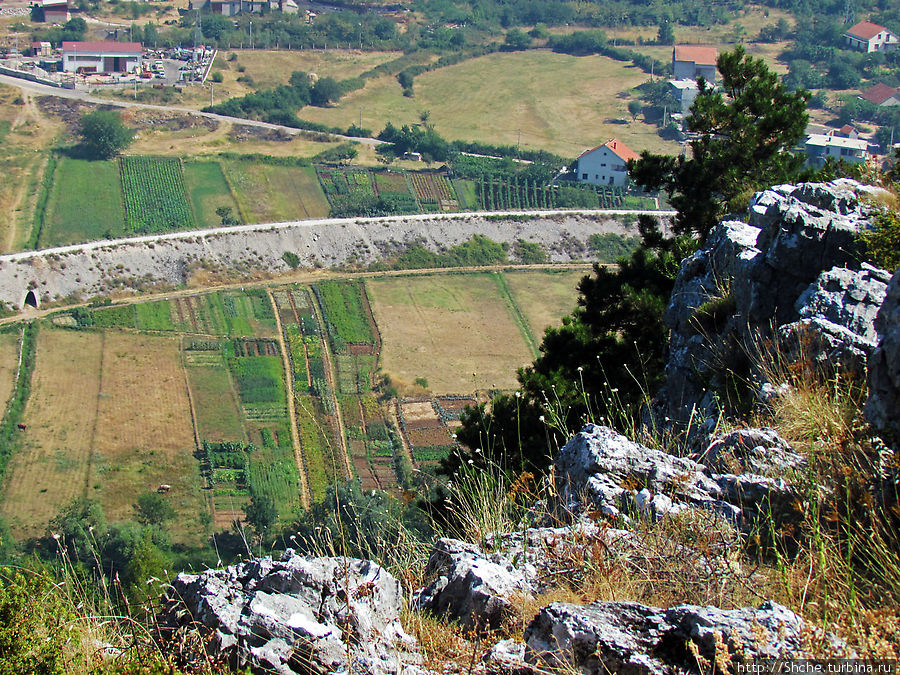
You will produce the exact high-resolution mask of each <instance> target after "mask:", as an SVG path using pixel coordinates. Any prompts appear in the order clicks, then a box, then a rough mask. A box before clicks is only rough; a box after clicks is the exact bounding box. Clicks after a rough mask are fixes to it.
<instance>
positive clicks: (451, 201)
mask: <svg viewBox="0 0 900 675" xmlns="http://www.w3.org/2000/svg"><path fill="white" fill-rule="evenodd" d="M409 176H410V178H411V179H412V184H413V187H414V189H415V194H416V199H418V200H419V203H420V204H421V205H422V208H423V209H424V210H426V211H432V210H440V211H457V210H458V209H459V200H458V198H457V196H456V190H454V188H453V184H452V183H451V182H450V181H449V180H448V178H447V176H446V175H444V174H442V173H423V172H414V173H410V174H409Z"/></svg>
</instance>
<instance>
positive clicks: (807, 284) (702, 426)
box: [650, 179, 887, 447]
mask: <svg viewBox="0 0 900 675" xmlns="http://www.w3.org/2000/svg"><path fill="white" fill-rule="evenodd" d="M877 190H878V188H870V187H868V186H863V185H860V184H859V183H856V182H855V181H851V180H846V179H842V180H839V181H834V182H832V183H806V184H801V185H781V186H776V187H773V188H771V189H769V190H765V191H763V192H759V193H757V194H756V195H755V196H754V197H753V199H752V200H751V203H750V208H749V212H748V218H747V222H741V221H736V220H729V221H724V222H722V223H720V225H719V226H718V227H717V228H716V229H715V230H714V231H713V233H711V235H710V237H709V238H708V240H707V242H706V246H705V247H704V248H703V249H701V250H699V251H697V252H696V253H694V254H693V255H691V256H689V257H688V258H687V259H685V260H684V261H683V262H682V266H681V270H680V272H679V275H678V277H677V279H676V281H675V285H674V289H673V292H672V296H671V299H670V303H669V306H668V307H667V309H666V313H665V321H666V325H667V326H669V328H670V329H671V330H672V333H671V339H670V344H669V359H668V362H667V364H666V382H665V385H664V387H663V389H662V390H661V391H660V392H659V393H658V394H657V396H656V399H655V402H654V405H653V407H652V412H651V417H652V420H650V421H651V422H652V424H653V425H654V426H655V427H656V428H674V429H676V430H678V431H685V430H688V429H689V430H690V431H691V434H692V436H693V441H694V443H695V447H699V446H701V445H706V444H708V442H709V435H710V434H711V433H712V432H713V430H714V427H715V420H716V419H717V418H718V416H719V414H720V412H721V411H722V408H723V406H725V405H728V404H734V403H738V402H737V401H732V402H730V403H728V402H726V401H725V400H724V392H728V391H735V390H736V387H734V386H729V385H731V384H740V383H742V382H748V381H754V380H755V381H757V382H760V383H763V382H765V378H764V376H763V374H762V373H760V372H758V371H757V370H756V369H755V366H756V364H755V363H754V361H755V360H756V359H757V358H758V357H757V356H756V352H758V351H759V350H760V347H761V345H763V344H764V343H765V341H766V340H769V339H773V338H778V337H779V336H780V337H781V338H782V339H783V340H784V341H785V345H786V349H787V350H788V351H790V350H791V349H792V348H793V347H792V345H793V346H800V345H802V346H804V347H806V346H811V347H812V353H810V354H806V355H805V356H808V357H810V358H811V359H812V360H813V361H814V362H828V363H832V364H836V365H839V366H844V367H847V368H852V369H855V370H856V371H857V372H863V371H864V368H865V362H866V358H867V357H868V355H869V353H870V352H871V350H872V348H873V346H874V341H873V338H874V331H873V329H872V322H873V319H874V316H875V312H876V311H877V307H878V306H879V305H880V303H881V300H882V299H883V292H884V288H885V285H886V282H887V278H886V276H885V273H884V272H883V271H881V270H878V269H876V268H874V267H871V266H869V265H866V264H864V263H861V262H860V261H861V260H862V259H863V255H862V254H863V250H862V245H861V243H860V242H859V241H858V238H857V234H858V232H859V231H860V229H861V228H865V227H869V225H870V223H871V217H872V215H873V213H874V211H873V207H870V206H869V205H868V204H867V203H866V202H865V200H864V199H861V197H862V196H863V195H864V194H866V193H871V192H873V191H877ZM809 335H812V336H814V337H815V339H814V340H809V339H806V336H809ZM801 338H803V339H801ZM771 384H772V385H775V386H777V385H778V384H780V383H777V382H776V383H771Z"/></svg>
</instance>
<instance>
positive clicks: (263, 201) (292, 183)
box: [222, 160, 329, 223]
mask: <svg viewBox="0 0 900 675" xmlns="http://www.w3.org/2000/svg"><path fill="white" fill-rule="evenodd" d="M222 168H223V169H224V171H225V175H226V176H227V178H228V182H229V184H230V185H231V186H232V188H233V189H234V191H235V196H236V198H237V203H238V207H239V209H240V212H241V214H242V216H243V218H244V219H246V221H247V222H250V223H271V222H280V221H285V220H299V219H303V218H323V217H325V216H327V215H328V211H329V207H328V200H327V199H326V198H325V193H324V192H322V188H321V187H320V185H319V181H318V180H317V179H316V173H315V170H314V169H313V168H312V167H294V166H272V165H268V164H257V163H254V162H248V161H241V160H226V161H223V162H222Z"/></svg>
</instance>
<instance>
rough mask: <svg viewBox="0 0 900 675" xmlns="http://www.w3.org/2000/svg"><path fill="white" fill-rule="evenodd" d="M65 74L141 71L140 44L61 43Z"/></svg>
mask: <svg viewBox="0 0 900 675" xmlns="http://www.w3.org/2000/svg"><path fill="white" fill-rule="evenodd" d="M62 48H63V70H64V71H66V72H67V73H76V72H77V73H82V74H86V73H99V74H109V73H133V72H135V71H139V70H140V69H141V56H142V54H143V50H142V48H141V43H140V42H63V44H62Z"/></svg>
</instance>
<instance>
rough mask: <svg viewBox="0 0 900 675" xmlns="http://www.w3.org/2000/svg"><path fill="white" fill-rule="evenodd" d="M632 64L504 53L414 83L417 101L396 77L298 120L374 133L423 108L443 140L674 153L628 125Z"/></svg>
mask: <svg viewBox="0 0 900 675" xmlns="http://www.w3.org/2000/svg"><path fill="white" fill-rule="evenodd" d="M647 79H648V76H647V75H646V74H645V73H643V72H642V71H641V70H639V69H638V68H635V67H634V66H631V65H629V64H625V63H621V62H619V61H614V60H612V59H609V58H607V57H604V56H596V55H595V56H583V57H575V56H569V55H566V54H555V53H553V52H550V51H545V50H532V51H527V52H503V53H495V54H488V55H486V56H482V57H479V58H476V59H471V60H468V61H464V62H463V63H460V64H457V65H455V66H449V67H447V68H441V69H439V70H435V71H432V72H429V73H423V74H422V75H420V76H418V77H416V79H415V86H414V91H415V96H414V97H413V98H406V97H404V96H403V94H402V91H401V89H400V85H399V84H398V83H397V80H396V78H394V77H382V78H378V79H375V80H371V81H370V82H369V83H368V84H367V85H366V87H365V88H364V89H361V90H358V91H355V92H351V93H350V94H348V95H347V96H345V97H344V98H342V99H341V100H340V102H339V103H338V104H337V105H336V106H334V107H331V108H313V107H307V108H304V109H303V110H302V111H301V112H300V115H301V117H303V118H305V119H309V120H313V121H316V122H322V123H325V124H337V125H340V126H347V125H348V124H351V123H353V122H358V121H359V117H360V110H361V111H362V124H363V126H364V127H368V128H371V129H374V130H376V131H378V130H380V129H382V128H383V127H384V125H385V124H386V123H387V122H389V121H391V122H393V123H394V124H395V125H399V124H412V123H416V122H418V120H419V113H420V112H421V111H422V110H429V111H430V112H431V117H430V122H431V123H432V124H434V126H435V127H436V129H437V130H438V132H440V133H441V134H442V135H443V136H444V137H445V138H448V139H463V140H472V141H475V140H478V141H484V142H488V143H500V144H509V145H515V144H516V142H517V141H518V132H519V130H521V133H522V135H521V145H522V147H524V148H529V149H538V148H543V149H545V150H549V151H551V152H556V153H559V154H561V155H564V156H569V157H573V156H576V155H578V154H579V153H581V152H582V150H584V149H585V148H590V147H594V146H595V145H598V144H599V143H603V142H605V141H607V140H609V139H610V138H612V137H618V138H620V139H621V140H622V141H624V142H625V143H627V144H628V145H629V146H630V147H632V148H634V149H635V150H644V149H649V150H654V151H657V152H660V151H669V152H672V153H676V152H677V151H678V144H677V143H672V142H669V141H664V140H663V139H661V138H659V136H657V134H656V127H655V126H651V125H648V124H644V123H643V122H640V121H638V122H631V121H630V120H631V115H629V114H628V111H627V108H626V105H627V98H623V97H619V96H618V95H619V94H620V93H621V92H627V91H629V90H630V89H632V88H633V87H635V86H637V85H639V84H641V83H642V82H645V81H647Z"/></svg>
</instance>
